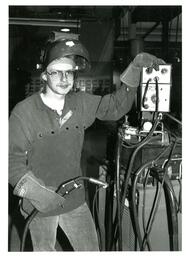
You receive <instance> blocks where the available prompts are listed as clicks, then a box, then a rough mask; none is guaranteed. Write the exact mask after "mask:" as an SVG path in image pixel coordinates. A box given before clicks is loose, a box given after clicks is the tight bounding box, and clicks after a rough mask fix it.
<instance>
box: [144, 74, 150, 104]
mask: <svg viewBox="0 0 187 256" xmlns="http://www.w3.org/2000/svg"><path fill="white" fill-rule="evenodd" d="M150 81H151V78H149V79H148V80H147V83H146V85H145V90H144V94H143V97H142V106H143V107H144V108H146V106H145V101H146V95H147V91H148V88H149V83H150Z"/></svg>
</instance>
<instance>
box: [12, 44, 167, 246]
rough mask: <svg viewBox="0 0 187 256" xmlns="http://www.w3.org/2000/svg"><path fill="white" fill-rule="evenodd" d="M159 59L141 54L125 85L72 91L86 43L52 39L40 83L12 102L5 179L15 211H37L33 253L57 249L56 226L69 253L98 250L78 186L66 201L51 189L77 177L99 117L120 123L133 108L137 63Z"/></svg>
mask: <svg viewBox="0 0 187 256" xmlns="http://www.w3.org/2000/svg"><path fill="white" fill-rule="evenodd" d="M158 64H163V61H162V60H160V59H157V58H156V57H155V56H152V55H149V54H147V53H142V54H139V55H138V56H137V57H136V58H135V59H134V61H133V62H132V63H131V64H130V65H129V67H128V68H127V69H126V70H125V71H124V72H123V74H122V75H121V76H120V78H121V81H122V82H123V85H122V86H121V87H120V88H119V89H118V90H117V91H116V92H115V93H113V94H109V95H105V96H104V97H101V96H96V95H90V94H87V93H84V92H77V93H75V92H73V91H72V88H73V85H74V82H75V79H76V74H77V72H79V71H80V70H83V69H85V68H86V67H87V66H88V65H89V56H88V52H87V50H86V49H85V48H84V46H83V45H82V44H81V43H80V42H79V41H78V40H74V39H64V40H58V41H55V42H53V43H51V44H50V47H48V48H47V50H46V53H45V55H44V71H43V73H42V74H41V77H42V79H43V81H44V83H45V86H44V88H43V89H42V90H41V91H40V92H38V93H36V94H34V95H32V96H30V97H28V98H26V99H25V100H23V101H22V102H20V103H18V104H17V105H16V106H15V108H14V109H13V111H12V113H11V116H10V123H9V135H10V139H9V142H10V147H9V155H10V161H9V182H10V184H11V185H12V186H13V188H14V194H15V195H17V196H19V197H21V198H22V204H21V209H20V210H21V213H22V214H23V216H24V217H27V216H28V215H29V214H30V213H31V212H32V210H33V209H34V208H36V209H37V210H38V211H39V213H38V214H37V216H36V217H35V218H34V219H33V221H32V222H31V224H30V227H29V228H30V233H31V239H32V243H33V249H34V251H55V242H56V231H57V227H58V226H60V227H61V228H62V229H63V231H64V232H65V234H66V235H67V237H68V239H69V241H70V243H71V245H72V246H73V248H74V250H75V251H98V250H99V246H98V239H97V234H96V230H95V226H94V222H93V220H92V217H91V213H90V211H89V208H88V206H87V204H86V202H85V191H84V186H82V188H79V189H75V190H74V191H73V192H72V193H71V195H69V197H67V198H66V199H65V198H63V197H61V196H60V195H59V194H57V193H56V192H55V191H56V190H57V188H58V187H59V186H60V184H61V183H62V182H65V181H67V180H70V179H73V178H75V177H77V176H81V169H80V158H81V151H82V145H83V139H84V132H85V129H86V128H88V127H89V126H90V125H91V124H93V122H94V120H95V119H96V118H99V119H100V120H118V119H119V118H121V117H122V116H123V115H125V114H126V113H127V112H128V111H129V110H130V109H131V106H132V103H133V101H134V96H135V93H136V91H137V87H138V85H139V79H140V72H141V69H142V67H143V66H147V67H151V68H152V67H156V68H157V67H158Z"/></svg>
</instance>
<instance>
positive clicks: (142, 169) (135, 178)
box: [132, 145, 170, 247]
mask: <svg viewBox="0 0 187 256" xmlns="http://www.w3.org/2000/svg"><path fill="white" fill-rule="evenodd" d="M169 148H170V145H169V146H168V147H167V148H165V149H164V150H163V151H162V152H161V153H159V154H158V155H157V156H156V158H155V159H154V160H150V161H148V162H146V163H145V164H144V165H142V166H141V167H140V168H139V169H138V170H137V171H136V173H135V175H134V180H133V182H132V214H133V219H134V224H135V233H136V234H137V238H138V243H139V246H140V247H141V244H142V236H141V232H140V226H139V222H138V213H137V208H136V187H137V182H138V178H139V176H140V174H141V173H142V172H143V171H144V170H145V169H146V168H148V167H150V166H153V165H154V164H155V163H157V162H158V161H159V159H160V158H161V157H162V156H163V155H165V154H166V152H167V151H168V149H169Z"/></svg>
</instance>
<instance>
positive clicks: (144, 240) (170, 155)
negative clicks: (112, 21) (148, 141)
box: [141, 142, 176, 251]
mask: <svg viewBox="0 0 187 256" xmlns="http://www.w3.org/2000/svg"><path fill="white" fill-rule="evenodd" d="M175 146H176V142H174V143H173V146H172V148H171V150H170V153H169V157H168V160H167V162H166V163H165V165H164V167H163V170H164V174H163V178H162V181H161V185H160V187H159V191H158V194H157V197H156V199H155V201H154V207H153V211H152V212H151V214H150V217H149V221H148V224H147V227H146V233H145V234H144V237H143V241H142V246H141V251H142V250H143V251H144V249H145V245H146V242H147V239H148V238H149V235H150V232H151V230H152V226H153V222H154V219H155V216H156V213H157V210H158V206H159V202H160V199H161V192H162V188H163V185H164V180H165V176H166V175H167V168H168V165H169V162H170V160H171V157H172V155H173V152H174V149H175Z"/></svg>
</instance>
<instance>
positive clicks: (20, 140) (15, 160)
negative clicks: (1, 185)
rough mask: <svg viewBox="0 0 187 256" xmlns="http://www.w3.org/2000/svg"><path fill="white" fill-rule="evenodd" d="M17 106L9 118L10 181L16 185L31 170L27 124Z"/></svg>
mask: <svg viewBox="0 0 187 256" xmlns="http://www.w3.org/2000/svg"><path fill="white" fill-rule="evenodd" d="M16 109H17V108H15V109H14V110H13V111H12V114H11V116H10V119H9V183H10V184H11V185H12V186H13V187H14V186H15V185H16V184H17V182H18V181H19V180H20V178H21V177H22V176H23V175H25V174H26V173H27V172H28V171H29V170H28V167H27V148H28V143H29V140H28V136H27V133H28V132H27V129H26V124H24V122H23V119H22V118H21V116H20V115H19V112H18V111H16Z"/></svg>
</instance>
